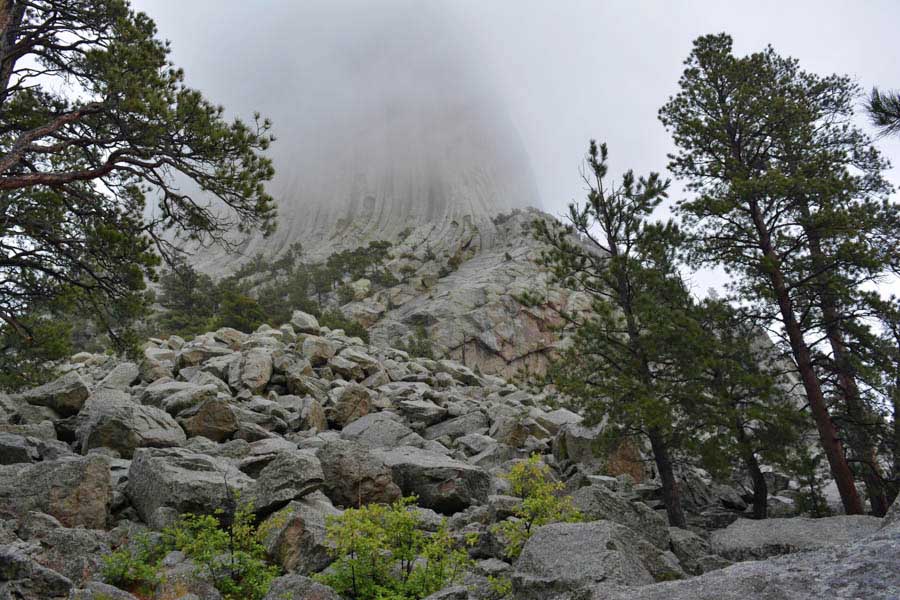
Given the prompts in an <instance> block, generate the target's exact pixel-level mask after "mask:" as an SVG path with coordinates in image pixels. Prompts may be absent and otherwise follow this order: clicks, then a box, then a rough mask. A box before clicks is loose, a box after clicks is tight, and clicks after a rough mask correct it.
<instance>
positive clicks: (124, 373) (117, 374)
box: [97, 362, 141, 390]
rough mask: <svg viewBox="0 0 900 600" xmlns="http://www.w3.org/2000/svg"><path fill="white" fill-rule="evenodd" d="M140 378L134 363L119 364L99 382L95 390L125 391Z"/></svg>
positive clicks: (138, 369) (138, 370) (139, 372)
mask: <svg viewBox="0 0 900 600" xmlns="http://www.w3.org/2000/svg"><path fill="white" fill-rule="evenodd" d="M140 378H141V370H140V368H139V367H138V366H137V365H136V364H135V363H133V362H123V363H119V364H118V365H116V366H115V367H113V369H112V370H111V371H110V372H109V373H107V374H106V376H105V377H104V378H103V379H101V380H100V382H99V383H98V384H97V389H100V390H103V389H110V390H127V389H128V388H130V387H131V386H132V385H133V384H134V383H135V382H137V381H138V380H139V379H140Z"/></svg>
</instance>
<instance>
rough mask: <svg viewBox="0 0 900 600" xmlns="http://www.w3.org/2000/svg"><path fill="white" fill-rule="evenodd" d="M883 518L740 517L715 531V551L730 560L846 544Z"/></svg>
mask: <svg viewBox="0 0 900 600" xmlns="http://www.w3.org/2000/svg"><path fill="white" fill-rule="evenodd" d="M880 526H881V519H879V518H878V517H868V516H863V515H851V516H846V515H843V516H838V517H825V518H822V519H809V518H806V517H795V518H791V519H763V520H758V521H757V520H752V519H739V520H737V521H735V522H734V523H732V524H731V525H729V526H728V527H726V528H725V529H720V530H718V531H714V532H713V533H712V536H711V537H710V546H711V547H712V551H713V552H715V553H716V554H719V555H720V556H723V557H725V558H727V559H729V560H734V561H739V560H756V559H760V558H767V557H770V556H776V555H778V554H788V553H791V552H798V551H801V550H817V549H819V548H823V547H825V546H831V545H847V544H849V543H850V542H854V541H856V540H859V539H861V538H863V537H865V536H867V535H870V534H872V533H874V532H875V531H877V530H878V528H879V527H880Z"/></svg>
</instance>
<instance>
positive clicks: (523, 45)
mask: <svg viewBox="0 0 900 600" xmlns="http://www.w3.org/2000/svg"><path fill="white" fill-rule="evenodd" d="M134 5H135V7H136V8H138V9H140V10H144V11H146V12H147V13H148V14H150V15H151V16H152V17H153V18H154V19H155V20H156V22H157V24H158V26H159V29H160V35H161V36H162V37H165V38H167V39H169V40H171V41H172V46H173V59H174V61H175V63H176V64H177V65H179V66H182V67H184V68H185V70H186V78H187V81H188V83H189V85H191V86H193V87H196V88H199V89H201V90H202V91H203V92H204V93H206V94H207V96H208V97H209V98H210V99H212V100H213V101H214V102H218V103H222V104H223V105H224V106H225V107H226V109H227V111H228V112H229V114H233V115H236V116H242V117H244V118H246V117H249V116H250V115H252V113H253V112H254V111H259V112H261V113H262V114H263V115H264V116H267V117H270V118H271V119H272V120H273V122H274V133H275V135H276V136H277V138H278V141H277V142H276V143H275V144H274V146H273V149H272V156H273V158H274V159H275V164H276V169H277V171H278V175H277V177H276V180H275V182H273V185H272V186H271V190H272V192H273V194H274V195H275V196H276V198H277V199H278V200H279V202H280V204H281V206H282V210H281V214H282V222H281V228H282V229H283V230H284V231H289V232H292V235H300V233H298V232H300V231H301V230H302V231H304V232H305V233H303V234H302V235H301V237H307V236H308V235H310V234H311V232H314V230H316V229H320V228H321V226H322V224H323V222H326V221H329V220H334V219H336V218H342V217H350V216H354V215H357V214H358V211H359V210H361V208H360V203H361V201H363V200H365V199H366V198H372V197H374V198H376V199H381V197H382V196H384V197H387V196H391V197H393V198H395V200H396V198H398V197H399V200H396V202H397V204H395V205H394V206H393V207H390V206H389V207H388V210H387V211H386V212H385V213H384V214H381V215H377V216H376V217H375V218H376V220H378V221H379V222H380V223H382V225H383V224H384V223H388V222H391V221H392V220H403V219H404V218H405V217H404V215H408V214H409V212H410V211H413V212H414V213H415V214H417V215H420V216H421V217H422V218H428V217H429V216H435V215H437V214H438V213H444V212H446V210H447V207H448V206H450V207H455V210H457V211H462V212H465V211H470V212H475V213H479V212H481V211H484V210H488V209H498V208H499V209H503V210H505V209H507V208H511V207H517V206H526V205H536V206H538V207H540V208H542V209H544V210H546V211H548V212H550V213H552V214H556V215H559V214H561V213H562V212H563V211H564V209H565V206H566V204H567V203H569V202H571V201H572V200H580V199H582V198H583V196H584V189H583V184H582V182H581V180H580V178H579V175H578V168H579V165H580V164H581V161H582V158H583V156H584V152H585V150H586V148H587V142H588V140H589V139H590V138H597V139H600V140H603V141H606V142H607V143H608V144H609V147H610V153H611V169H612V173H614V174H615V173H620V172H622V171H624V170H626V169H628V168H633V169H635V171H636V172H638V173H646V172H648V171H660V172H663V173H664V172H665V170H666V162H667V158H666V155H667V154H668V153H669V152H671V151H672V150H673V147H672V144H671V140H670V138H669V135H668V134H667V132H666V131H665V130H664V128H663V127H662V125H661V124H660V123H659V121H658V120H657V118H656V112H657V110H658V109H659V107H660V106H661V105H662V104H663V103H664V102H665V100H666V98H667V97H668V96H669V95H670V94H673V93H674V92H675V91H676V88H677V81H678V77H679V75H680V73H681V70H682V61H683V60H684V58H685V57H686V56H687V54H688V53H689V51H690V48H691V41H692V40H693V39H694V38H696V37H697V36H699V35H703V34H706V33H712V32H719V31H726V32H728V33H730V34H731V35H732V36H733V37H734V39H735V51H736V52H737V53H747V52H753V51H756V50H759V49H761V48H763V47H764V46H765V45H766V44H772V45H773V46H774V47H775V49H776V50H777V51H779V52H780V53H782V54H786V55H791V56H794V57H797V58H799V59H800V63H801V66H802V67H804V68H806V69H808V70H810V71H813V72H817V73H820V74H826V73H833V72H837V73H846V74H850V75H851V76H853V77H854V78H856V80H857V82H858V83H859V84H860V86H861V87H862V89H863V90H864V91H866V90H868V89H870V88H871V86H873V85H879V86H882V87H886V88H890V87H896V86H898V85H900V72H898V70H897V68H896V65H895V63H894V60H893V56H894V54H895V50H896V48H895V46H896V24H897V23H898V22H900V4H898V3H896V2H891V1H881V2H866V3H847V2H840V1H837V0H832V1H825V2H821V1H820V2H812V1H803V2H791V3H783V2H775V1H764V2H757V3H753V4H752V5H751V4H746V3H722V2H715V1H687V0H682V1H680V2H668V3H665V4H662V3H657V2H613V1H606V2H597V1H586V0H585V1H576V0H573V1H568V2H555V3H547V2H540V1H537V0H522V1H519V2H515V3H513V2H482V1H477V0H454V1H434V2H413V1H411V0H388V1H382V2H377V3H376V2H365V1H359V0H343V1H339V2H326V1H318V0H314V1H307V2H302V3H301V2H290V1H287V0H267V1H261V2H253V3H247V2H237V1H233V0H215V1H213V0H193V1H192V2H178V3H175V2H171V1H170V0H136V1H135V2H134ZM861 100H862V99H861ZM860 120H861V122H864V119H863V117H860ZM877 143H878V146H879V148H880V149H881V150H882V151H883V152H884V153H885V154H886V155H887V156H888V157H889V158H891V159H892V162H893V163H894V164H897V163H898V162H900V142H898V141H895V140H892V139H882V140H878V142H877ZM479 165H480V167H483V170H481V171H479V168H480V167H479ZM887 175H888V177H889V179H891V180H892V181H893V182H894V183H898V182H900V171H898V169H897V168H896V167H895V168H894V169H892V170H891V171H889V172H888V173H887ZM479 179H482V180H490V181H487V182H486V181H481V182H480V183H479ZM449 180H453V181H454V182H460V181H464V182H469V184H471V185H470V187H469V188H468V189H464V188H460V187H453V185H449V184H447V185H445V183H446V182H447V181H449ZM469 184H467V185H469ZM403 186H406V187H407V188H410V189H406V190H403V191H402V192H401V191H400V190H399V188H401V187H403ZM683 195H684V192H683V190H682V188H681V187H680V186H679V185H678V183H677V182H675V184H674V185H673V187H672V192H671V202H674V201H676V200H677V199H679V198H680V197H683ZM436 196H439V197H438V198H436ZM447 196H453V198H449V197H447ZM462 196H464V197H465V198H464V199H465V202H466V203H468V204H465V206H460V205H459V204H458V200H459V199H460V197H462ZM379 226H381V225H379ZM281 243H282V242H279V244H281ZM717 277H718V276H714V277H711V278H710V277H705V279H706V280H708V281H706V280H704V281H702V282H701V283H700V284H699V285H700V287H704V286H706V285H707V284H709V285H716V284H718V283H720V282H718V281H715V279H716V278H717ZM701 279H704V278H703V277H701Z"/></svg>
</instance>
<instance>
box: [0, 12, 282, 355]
mask: <svg viewBox="0 0 900 600" xmlns="http://www.w3.org/2000/svg"><path fill="white" fill-rule="evenodd" d="M169 51H170V50H169V46H168V43H164V42H162V41H160V40H158V39H157V38H156V26H155V25H154V23H153V21H152V20H151V19H150V18H149V17H148V16H147V15H145V14H143V13H139V12H135V11H132V10H131V8H130V7H129V4H128V2H127V0H5V1H4V2H0V207H2V212H3V215H4V219H3V223H2V226H0V240H2V245H3V252H0V275H2V279H3V282H4V283H3V287H2V294H0V319H3V321H4V322H5V323H6V327H7V328H9V329H10V330H12V331H15V332H17V333H19V334H21V335H23V336H25V337H28V336H29V335H30V333H29V331H28V327H27V324H26V319H25V315H27V313H28V312H29V310H31V309H32V308H34V307H37V306H43V305H46V304H47V303H48V302H50V301H52V300H53V299H54V298H57V297H63V296H65V297H72V298H75V299H76V300H77V302H78V304H79V306H80V310H81V312H83V313H84V314H91V315H92V316H94V317H97V318H101V317H104V316H111V315H110V313H112V312H117V313H118V314H124V308H126V307H132V308H133V306H134V305H135V303H136V302H139V301H140V299H141V297H142V293H141V290H142V289H143V288H144V285H145V279H146V278H147V277H148V276H149V277H152V276H153V274H154V270H155V268H156V266H157V265H158V262H159V261H158V255H159V254H165V255H171V254H173V253H174V252H175V249H174V248H173V246H171V245H169V244H168V243H167V241H166V240H167V239H171V237H167V236H166V235H164V232H165V231H166V230H168V231H169V234H180V235H181V236H182V237H187V238H193V239H200V238H203V239H207V240H209V239H212V240H215V241H220V242H223V243H224V242H225V235H226V233H228V232H230V231H233V230H239V231H249V230H252V229H261V230H262V231H264V232H269V231H271V230H272V228H273V227H274V216H275V210H274V203H273V201H272V198H271V197H270V196H269V195H268V194H267V193H266V191H265V189H264V183H265V182H266V181H267V180H269V179H271V177H272V175H273V169H272V165H271V162H270V161H269V159H267V158H265V157H264V156H263V155H262V152H263V151H264V150H265V149H266V148H267V147H268V145H269V143H270V142H271V141H272V139H273V138H272V137H271V136H270V135H269V133H268V131H269V127H270V125H269V123H268V121H265V120H262V119H259V118H258V117H257V118H256V119H255V120H254V122H253V123H252V124H247V123H244V122H242V121H240V120H234V121H232V122H228V121H226V120H225V118H224V116H223V113H224V109H223V108H222V107H217V106H215V105H213V104H211V103H210V102H209V101H208V100H206V99H205V98H204V97H203V96H202V94H200V93H199V92H197V91H196V90H193V89H190V88H189V87H187V86H186V85H185V84H184V81H183V79H184V75H183V73H182V71H181V70H180V69H178V68H176V67H175V66H174V65H173V64H172V63H171V62H170V61H169ZM201 194H202V196H201ZM148 203H150V204H152V205H153V207H154V208H155V210H154V211H152V214H153V215H154V216H153V217H152V218H149V217H146V216H145V214H150V211H145V205H147V204H148ZM214 206H215V208H213V207H214Z"/></svg>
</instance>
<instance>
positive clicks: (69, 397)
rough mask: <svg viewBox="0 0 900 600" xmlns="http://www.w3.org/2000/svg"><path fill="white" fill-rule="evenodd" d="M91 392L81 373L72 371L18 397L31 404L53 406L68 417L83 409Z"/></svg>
mask: <svg viewBox="0 0 900 600" xmlns="http://www.w3.org/2000/svg"><path fill="white" fill-rule="evenodd" d="M90 394H91V392H90V389H88V385H87V383H86V382H85V381H84V379H82V377H81V375H79V374H78V373H77V372H75V371H71V372H69V373H66V374H65V375H63V376H62V377H60V378H59V379H55V380H54V381H51V382H50V383H45V384H44V385H42V386H40V387H36V388H34V389H32V390H29V391H27V392H23V393H21V394H19V396H18V398H19V399H20V400H24V401H25V402H27V403H29V404H36V405H38V406H46V407H48V408H52V409H53V410H55V411H56V412H58V413H59V414H60V415H62V416H63V417H67V416H70V415H74V414H76V413H77V412H78V411H79V410H81V407H82V406H84V402H85V401H86V400H87V399H88V396H90Z"/></svg>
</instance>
